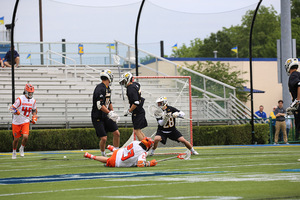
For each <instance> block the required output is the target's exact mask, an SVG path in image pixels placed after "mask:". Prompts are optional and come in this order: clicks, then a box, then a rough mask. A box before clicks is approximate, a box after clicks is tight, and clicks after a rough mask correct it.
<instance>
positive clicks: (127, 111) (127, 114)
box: [124, 109, 132, 117]
mask: <svg viewBox="0 0 300 200" xmlns="http://www.w3.org/2000/svg"><path fill="white" fill-rule="evenodd" d="M131 114H132V113H131V112H130V111H129V109H128V110H126V111H124V116H125V117H127V116H130V115H131Z"/></svg>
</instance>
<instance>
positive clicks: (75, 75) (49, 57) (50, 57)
mask: <svg viewBox="0 0 300 200" xmlns="http://www.w3.org/2000/svg"><path fill="white" fill-rule="evenodd" d="M52 55H57V56H59V57H61V58H64V59H66V60H69V61H71V62H73V67H72V66H71V65H68V64H66V63H62V62H59V61H57V60H56V59H53V58H52ZM46 56H47V59H46V60H47V64H46V66H47V70H48V72H49V63H50V62H54V63H56V64H59V65H63V66H64V73H65V76H66V79H68V68H71V69H73V72H74V77H75V80H77V73H76V61H75V60H74V59H72V58H69V57H67V56H65V55H63V54H60V53H57V52H54V51H51V50H48V51H47V52H46Z"/></svg>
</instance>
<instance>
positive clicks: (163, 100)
mask: <svg viewBox="0 0 300 200" xmlns="http://www.w3.org/2000/svg"><path fill="white" fill-rule="evenodd" d="M156 105H157V106H158V107H160V108H163V107H165V106H166V105H168V99H167V97H163V96H161V97H159V98H157V99H156Z"/></svg>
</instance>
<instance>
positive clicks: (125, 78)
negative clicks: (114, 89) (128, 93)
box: [119, 72, 133, 87]
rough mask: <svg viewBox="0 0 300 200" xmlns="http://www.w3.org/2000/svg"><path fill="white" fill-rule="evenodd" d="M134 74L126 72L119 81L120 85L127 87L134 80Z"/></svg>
mask: <svg viewBox="0 0 300 200" xmlns="http://www.w3.org/2000/svg"><path fill="white" fill-rule="evenodd" d="M132 77H133V76H132V74H131V73H130V72H126V73H125V74H122V76H121V79H120V81H119V83H120V85H124V86H125V87H127V84H128V83H129V82H131V81H132V80H131V79H132Z"/></svg>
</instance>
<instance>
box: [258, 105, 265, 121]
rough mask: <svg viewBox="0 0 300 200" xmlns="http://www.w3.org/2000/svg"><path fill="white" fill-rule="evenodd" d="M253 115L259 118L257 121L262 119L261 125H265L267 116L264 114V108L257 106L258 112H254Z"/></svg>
mask: <svg viewBox="0 0 300 200" xmlns="http://www.w3.org/2000/svg"><path fill="white" fill-rule="evenodd" d="M255 114H256V115H257V116H258V117H259V119H262V123H266V120H267V114H266V113H265V112H264V106H263V105H260V106H259V110H258V111H256V112H255Z"/></svg>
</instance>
